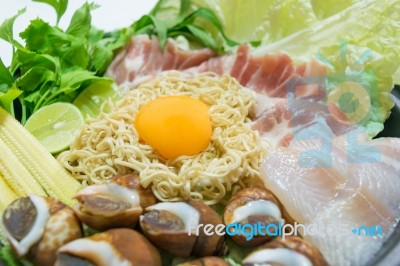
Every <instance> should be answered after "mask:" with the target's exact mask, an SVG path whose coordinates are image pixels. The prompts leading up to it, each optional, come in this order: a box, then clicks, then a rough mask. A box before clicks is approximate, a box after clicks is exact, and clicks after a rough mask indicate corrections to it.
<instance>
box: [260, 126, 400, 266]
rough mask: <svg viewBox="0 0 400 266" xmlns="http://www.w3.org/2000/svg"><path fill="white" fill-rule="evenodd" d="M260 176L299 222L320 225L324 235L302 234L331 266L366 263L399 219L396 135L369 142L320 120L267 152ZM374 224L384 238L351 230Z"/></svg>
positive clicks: (398, 142)
mask: <svg viewBox="0 0 400 266" xmlns="http://www.w3.org/2000/svg"><path fill="white" fill-rule="evenodd" d="M305 138H307V139H305ZM262 174H263V179H264V182H265V185H266V187H267V188H269V189H271V190H272V191H273V192H274V193H275V195H276V196H277V197H278V198H279V199H280V200H281V201H282V203H283V204H284V206H285V207H286V208H287V210H288V211H289V213H290V214H291V215H292V216H293V218H294V219H295V220H296V221H297V222H298V223H301V224H304V225H311V224H317V225H319V226H321V229H322V234H318V235H314V234H313V235H308V236H305V238H306V239H308V240H310V241H311V242H312V243H313V244H315V245H316V246H317V247H318V248H319V249H320V251H321V252H322V254H323V255H324V256H325V258H326V259H327V261H328V262H329V263H330V264H331V265H340V266H342V265H357V266H359V265H363V264H365V263H366V262H368V261H369V260H370V259H371V258H372V257H373V255H374V254H375V253H376V252H377V251H378V250H379V248H380V247H381V245H382V244H383V242H384V241H385V240H386V239H387V238H388V237H389V235H390V234H391V233H392V231H393V229H394V227H395V225H396V223H397V222H398V220H399V216H400V211H399V210H400V209H399V208H400V191H399V190H400V139H399V138H380V139H376V140H368V139H367V138H366V137H365V136H364V135H363V134H359V133H357V132H356V131H352V132H350V133H347V134H345V135H343V136H341V137H334V135H333V134H332V133H331V132H330V130H329V128H328V127H327V126H326V125H325V126H324V125H323V124H321V123H318V124H317V125H315V126H314V127H310V128H308V129H307V130H306V131H303V132H301V133H300V134H299V135H297V136H296V137H295V139H294V140H293V141H292V143H291V145H290V146H289V148H278V149H277V150H275V151H273V152H271V153H270V154H269V155H268V156H267V158H266V159H265V161H264V163H263V166H262ZM377 225H380V226H381V227H382V228H383V233H384V236H375V237H372V236H366V235H365V232H364V231H362V232H361V235H360V236H358V235H356V234H354V233H353V232H352V229H354V228H356V229H358V228H359V227H360V226H367V227H370V226H377ZM332 228H337V230H340V232H339V231H334V232H331V231H333V230H332ZM327 229H328V230H331V231H326V230H327Z"/></svg>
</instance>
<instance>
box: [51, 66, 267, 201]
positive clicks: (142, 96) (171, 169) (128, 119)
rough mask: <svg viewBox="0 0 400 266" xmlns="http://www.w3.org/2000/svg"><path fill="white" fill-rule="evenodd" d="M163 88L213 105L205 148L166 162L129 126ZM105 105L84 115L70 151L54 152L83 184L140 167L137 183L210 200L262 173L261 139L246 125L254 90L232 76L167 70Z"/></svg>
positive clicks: (169, 195) (178, 196)
mask: <svg viewBox="0 0 400 266" xmlns="http://www.w3.org/2000/svg"><path fill="white" fill-rule="evenodd" d="M165 95H185V96H189V97H192V98H195V99H199V100H201V101H203V102H204V103H206V104H208V105H209V106H210V110H209V114H210V118H211V122H212V125H213V134H212V137H211V143H210V145H209V146H208V148H207V149H206V150H204V151H203V152H201V153H200V154H197V155H194V156H180V157H178V158H176V159H174V160H169V161H168V160H164V159H163V158H161V156H159V155H158V154H157V153H156V152H155V151H154V150H153V149H152V148H151V147H150V146H148V145H146V144H143V143H140V142H139V138H138V134H137V131H136V129H135V128H134V126H133V125H134V121H135V117H136V115H137V113H138V111H139V109H140V108H141V107H142V106H143V105H145V104H147V103H148V102H150V101H151V100H153V99H156V98H157V97H160V96H165ZM108 105H109V108H110V110H111V111H110V112H109V113H105V112H102V113H101V114H100V115H99V116H98V117H97V118H89V119H88V121H87V124H86V125H85V126H84V127H83V128H82V129H81V131H80V134H79V136H78V137H77V138H76V140H75V141H74V143H73V144H72V145H71V147H70V150H68V151H65V152H63V153H61V154H60V155H59V157H58V160H59V161H60V162H61V163H62V165H64V167H65V168H66V169H68V170H69V171H71V173H72V175H74V176H75V177H76V178H77V179H78V180H80V181H81V182H82V183H84V184H87V185H90V184H98V183H104V182H107V181H108V180H110V179H111V178H112V177H113V176H114V175H116V174H125V173H137V174H138V175H139V177H140V180H141V184H142V185H143V186H144V187H151V189H152V190H153V192H154V194H155V195H156V197H157V198H159V199H160V200H163V201H171V200H172V201H173V200H187V199H195V200H203V201H204V202H206V203H207V204H215V203H218V202H219V201H221V199H223V198H224V196H225V195H226V194H227V193H232V192H234V191H236V190H238V189H239V188H240V187H246V186H249V184H250V183H251V182H252V181H253V180H254V179H255V178H257V177H258V176H259V166H260V160H261V158H262V157H263V151H264V149H263V146H264V145H263V144H262V143H261V141H260V137H259V135H258V133H257V132H256V131H254V130H252V129H251V126H250V123H251V120H250V119H249V114H250V112H251V111H252V108H253V107H254V95H253V93H252V92H251V91H249V90H247V89H244V88H242V87H241V86H240V84H239V83H238V82H237V81H236V80H234V79H233V78H231V77H229V76H222V77H220V76H218V75H216V74H213V73H205V74H201V75H199V76H196V77H183V76H182V75H181V74H179V73H178V72H169V73H168V74H166V75H165V76H162V77H159V78H156V79H153V80H151V81H149V82H147V83H144V84H141V85H139V86H138V87H136V88H132V89H130V90H128V91H127V93H126V95H125V96H124V97H123V98H122V99H121V100H120V101H119V102H117V103H115V104H112V103H111V102H109V103H108Z"/></svg>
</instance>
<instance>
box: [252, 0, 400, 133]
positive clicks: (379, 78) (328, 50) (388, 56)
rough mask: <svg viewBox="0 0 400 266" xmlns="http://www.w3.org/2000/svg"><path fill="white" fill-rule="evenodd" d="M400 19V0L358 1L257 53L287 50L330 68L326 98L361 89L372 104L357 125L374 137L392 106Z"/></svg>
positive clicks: (399, 50) (297, 57)
mask: <svg viewBox="0 0 400 266" xmlns="http://www.w3.org/2000/svg"><path fill="white" fill-rule="evenodd" d="M399 14H400V1H399V0H394V1H389V0H384V1H374V0H365V1H360V2H357V3H355V4H354V5H352V6H350V7H349V8H347V9H346V10H344V11H342V12H340V13H338V14H336V15H334V16H332V17H330V18H328V19H326V20H323V21H321V22H319V23H317V24H315V25H313V26H312V27H309V28H307V29H304V30H302V31H299V32H297V33H295V34H293V35H291V36H289V37H287V38H284V39H282V40H280V41H277V42H275V43H272V44H268V43H266V44H265V45H263V46H262V47H259V48H257V49H256V50H255V51H254V53H255V54H265V53H269V52H276V51H278V50H283V51H285V52H287V53H288V54H290V55H291V56H292V58H294V59H295V61H297V62H304V61H308V60H310V59H311V58H317V59H319V60H320V61H323V62H324V63H325V64H326V65H328V66H329V74H328V77H327V88H328V93H329V95H328V98H329V97H330V96H332V97H333V96H334V95H335V93H338V91H339V87H338V86H339V85H340V84H343V83H344V82H346V81H349V82H354V83H356V84H358V85H360V86H361V87H362V89H363V90H362V91H361V92H362V93H366V94H365V97H369V103H368V106H363V108H366V110H364V113H363V114H362V117H361V115H360V117H357V118H356V119H355V120H356V121H355V122H356V123H357V124H358V125H360V126H361V127H363V128H365V130H366V131H367V132H368V134H369V135H370V136H375V135H377V133H379V132H380V131H381V130H382V129H383V122H384V121H385V120H386V118H387V117H388V116H389V115H390V110H391V108H392V107H393V105H394V103H393V101H392V100H391V98H390V92H391V90H392V88H393V80H392V76H393V75H394V73H395V72H396V70H397V69H398V67H399V64H400V38H398V35H397V32H400V23H399V21H398V16H399ZM355 96H357V95H355ZM369 105H370V106H369Z"/></svg>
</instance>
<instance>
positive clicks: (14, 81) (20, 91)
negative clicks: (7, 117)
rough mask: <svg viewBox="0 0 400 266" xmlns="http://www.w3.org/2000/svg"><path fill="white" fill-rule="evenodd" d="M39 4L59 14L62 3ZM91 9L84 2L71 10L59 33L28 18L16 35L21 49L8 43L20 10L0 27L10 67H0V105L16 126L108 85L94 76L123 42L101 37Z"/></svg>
mask: <svg viewBox="0 0 400 266" xmlns="http://www.w3.org/2000/svg"><path fill="white" fill-rule="evenodd" d="M41 2H45V3H50V4H51V5H52V6H53V7H54V8H55V9H56V10H58V11H57V12H58V14H59V16H61V15H62V14H63V12H64V11H65V8H64V4H66V3H67V1H41ZM96 7H97V6H96V5H94V4H87V3H86V4H84V5H83V6H82V7H80V8H79V9H78V10H76V11H75V13H74V15H73V16H72V19H71V22H70V24H69V26H68V28H67V29H66V30H65V31H64V30H62V29H61V28H59V27H57V26H51V25H50V24H49V23H47V22H45V21H43V20H41V19H35V20H32V21H31V23H30V24H29V26H28V27H27V28H26V29H25V30H24V31H23V32H22V33H20V36H21V37H22V38H23V39H24V40H25V43H26V46H25V47H23V46H22V45H20V44H18V43H16V42H15V41H14V39H13V24H14V21H15V20H16V18H17V17H18V15H20V14H22V13H23V12H24V10H21V11H20V12H19V13H18V14H17V15H16V16H14V17H13V18H11V19H8V20H6V21H5V22H4V23H3V24H2V25H1V26H0V37H1V38H3V39H5V40H7V41H8V42H10V43H11V44H12V45H13V47H14V50H15V52H14V54H13V60H12V65H11V67H10V68H7V67H5V65H4V64H3V62H1V63H0V105H1V106H2V107H3V108H4V109H6V110H7V111H8V112H9V113H11V114H13V115H14V116H16V117H17V118H19V119H20V121H21V122H22V123H25V121H26V119H27V118H28V117H29V116H30V115H31V114H32V113H34V112H36V111H37V110H39V109H40V108H41V107H43V106H46V105H49V104H51V103H54V102H59V101H66V102H72V101H73V100H74V99H75V98H76V97H77V96H78V94H79V93H80V92H81V91H82V90H83V89H85V88H86V87H88V86H90V85H92V84H94V83H96V82H102V83H103V84H104V83H106V84H109V85H110V86H111V83H112V82H111V80H110V79H108V78H103V77H99V76H100V75H102V74H103V73H104V71H105V70H106V68H107V66H108V64H109V63H110V62H111V60H112V58H113V56H114V53H113V51H114V49H117V48H119V47H121V46H123V45H124V44H125V42H126V40H127V39H126V38H123V37H121V36H118V37H117V36H111V37H106V35H105V33H104V32H101V31H99V30H96V29H93V28H92V27H91V15H90V11H91V10H93V9H94V8H96ZM110 47H111V48H110ZM17 98H18V103H17V104H16V103H15V99H17ZM15 107H17V108H18V109H17V110H16V111H15V110H14V108H15Z"/></svg>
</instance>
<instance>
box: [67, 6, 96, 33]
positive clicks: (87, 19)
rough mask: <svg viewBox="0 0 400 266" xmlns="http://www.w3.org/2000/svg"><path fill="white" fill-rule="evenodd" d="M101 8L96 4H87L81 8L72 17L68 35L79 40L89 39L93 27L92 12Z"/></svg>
mask: <svg viewBox="0 0 400 266" xmlns="http://www.w3.org/2000/svg"><path fill="white" fill-rule="evenodd" d="M97 7H99V6H98V5H95V4H86V5H83V6H82V7H81V8H79V9H78V10H77V11H76V12H75V13H74V15H73V16H72V19H71V23H70V24H69V26H68V29H67V30H66V33H68V34H70V35H73V36H75V37H77V38H85V39H87V37H88V35H89V31H90V27H91V22H92V17H91V15H90V11H91V10H94V9H96V8H97Z"/></svg>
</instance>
